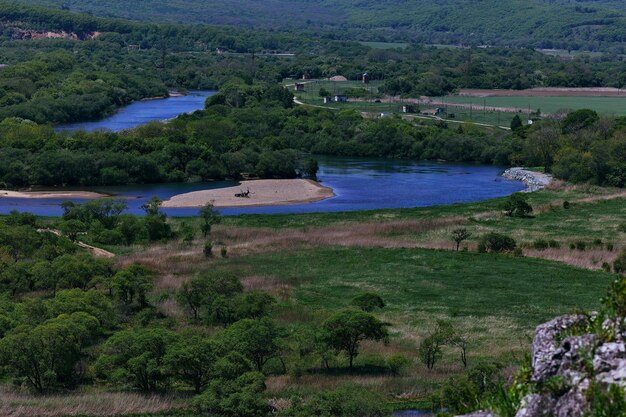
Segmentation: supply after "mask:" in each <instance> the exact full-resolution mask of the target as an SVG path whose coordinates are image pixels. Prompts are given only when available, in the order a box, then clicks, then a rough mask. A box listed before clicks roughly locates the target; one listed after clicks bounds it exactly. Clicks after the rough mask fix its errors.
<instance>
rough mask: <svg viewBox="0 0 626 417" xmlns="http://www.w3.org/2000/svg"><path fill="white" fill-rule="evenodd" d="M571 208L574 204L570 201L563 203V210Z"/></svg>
mask: <svg viewBox="0 0 626 417" xmlns="http://www.w3.org/2000/svg"><path fill="white" fill-rule="evenodd" d="M571 207H572V203H570V202H569V201H567V200H565V201H564V202H563V208H564V209H565V210H569V209H570V208H571Z"/></svg>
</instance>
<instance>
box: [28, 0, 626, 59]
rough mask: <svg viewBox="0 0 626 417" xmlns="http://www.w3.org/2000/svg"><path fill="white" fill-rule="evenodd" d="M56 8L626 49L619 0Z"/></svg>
mask: <svg viewBox="0 0 626 417" xmlns="http://www.w3.org/2000/svg"><path fill="white" fill-rule="evenodd" d="M24 3H29V4H38V5H44V6H48V7H53V8H56V9H65V10H71V11H74V12H80V13H85V12H88V13H93V14H94V15H98V16H107V17H118V18H120V17H121V18H126V19H131V20H136V21H149V22H169V23H181V22H191V23H203V24H214V25H229V26H235V27H240V28H249V27H255V28H265V29H270V28H271V29H279V30H294V29H297V30H299V31H303V30H304V31H307V32H308V33H309V34H311V35H312V36H314V37H317V36H324V35H326V34H331V33H332V35H333V36H335V37H336V38H340V39H353V40H362V41H379V42H381V41H382V42H393V41H410V42H416V43H417V42H419V43H431V44H452V45H468V44H469V45H476V46H478V45H492V46H493V45H497V46H511V47H533V48H558V49H566V50H568V49H573V50H587V51H598V50H601V51H614V52H617V53H623V52H624V49H623V48H624V46H623V42H624V39H625V36H626V33H625V32H624V29H623V28H624V27H625V25H624V19H625V12H626V11H625V10H624V5H623V3H622V2H619V1H613V0H600V1H592V0H589V1H580V0H578V1H575V2H571V1H568V0H556V1H545V0H532V1H526V0H514V1H507V2H501V1H496V0H489V1H482V2H481V6H480V7H476V2H474V1H467V0H464V1H453V0H442V1H438V2H436V3H433V2H428V1H424V0H421V1H413V2H410V3H407V2H404V1H398V0H385V1H382V2H380V1H376V2H375V1H355V0H316V1H303V0H272V1H269V2H264V3H263V4H262V5H261V4H260V3H258V2H254V1H250V0H237V1H224V0H213V1H210V2H206V1H199V0H177V1H167V2H165V1H162V0H152V1H147V2H142V3H140V6H139V7H135V8H130V9H129V8H127V7H125V6H126V3H125V2H124V1H120V0H108V1H106V2H101V1H92V0H89V1H72V0H36V1H32V0H29V1H28V2H26V1H24Z"/></svg>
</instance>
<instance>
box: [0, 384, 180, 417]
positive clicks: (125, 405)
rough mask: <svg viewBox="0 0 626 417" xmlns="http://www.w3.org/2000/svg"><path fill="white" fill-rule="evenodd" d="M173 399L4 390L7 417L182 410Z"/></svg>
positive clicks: (1, 405) (0, 391)
mask: <svg viewBox="0 0 626 417" xmlns="http://www.w3.org/2000/svg"><path fill="white" fill-rule="evenodd" d="M179 406H180V405H177V404H176V402H175V401H174V399H173V398H172V397H167V396H159V395H140V394H132V393H93V394H84V393H77V394H64V395H46V396H34V395H30V394H21V393H17V392H14V391H11V390H8V389H4V388H0V415H1V416H3V417H35V416H36V417H58V416H79V415H89V416H118V415H125V414H131V413H159V412H163V411H167V410H171V409H173V408H176V407H179Z"/></svg>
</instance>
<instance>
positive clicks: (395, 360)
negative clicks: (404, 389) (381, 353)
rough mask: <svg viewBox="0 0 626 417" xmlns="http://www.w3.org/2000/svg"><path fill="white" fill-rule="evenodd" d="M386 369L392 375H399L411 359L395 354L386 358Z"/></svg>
mask: <svg viewBox="0 0 626 417" xmlns="http://www.w3.org/2000/svg"><path fill="white" fill-rule="evenodd" d="M386 362H387V368H389V371H390V372H391V373H392V374H394V375H401V374H402V373H403V372H404V371H405V370H406V369H407V368H408V367H409V366H411V359H409V358H407V357H406V356H405V355H403V354H401V353H395V354H393V355H391V356H390V357H388V358H387V360H386Z"/></svg>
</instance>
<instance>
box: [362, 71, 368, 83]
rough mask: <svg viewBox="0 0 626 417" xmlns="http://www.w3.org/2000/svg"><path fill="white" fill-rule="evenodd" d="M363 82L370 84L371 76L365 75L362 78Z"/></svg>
mask: <svg viewBox="0 0 626 417" xmlns="http://www.w3.org/2000/svg"><path fill="white" fill-rule="evenodd" d="M361 80H363V84H369V82H370V75H369V74H368V73H367V72H365V73H363V75H362V76H361Z"/></svg>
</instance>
